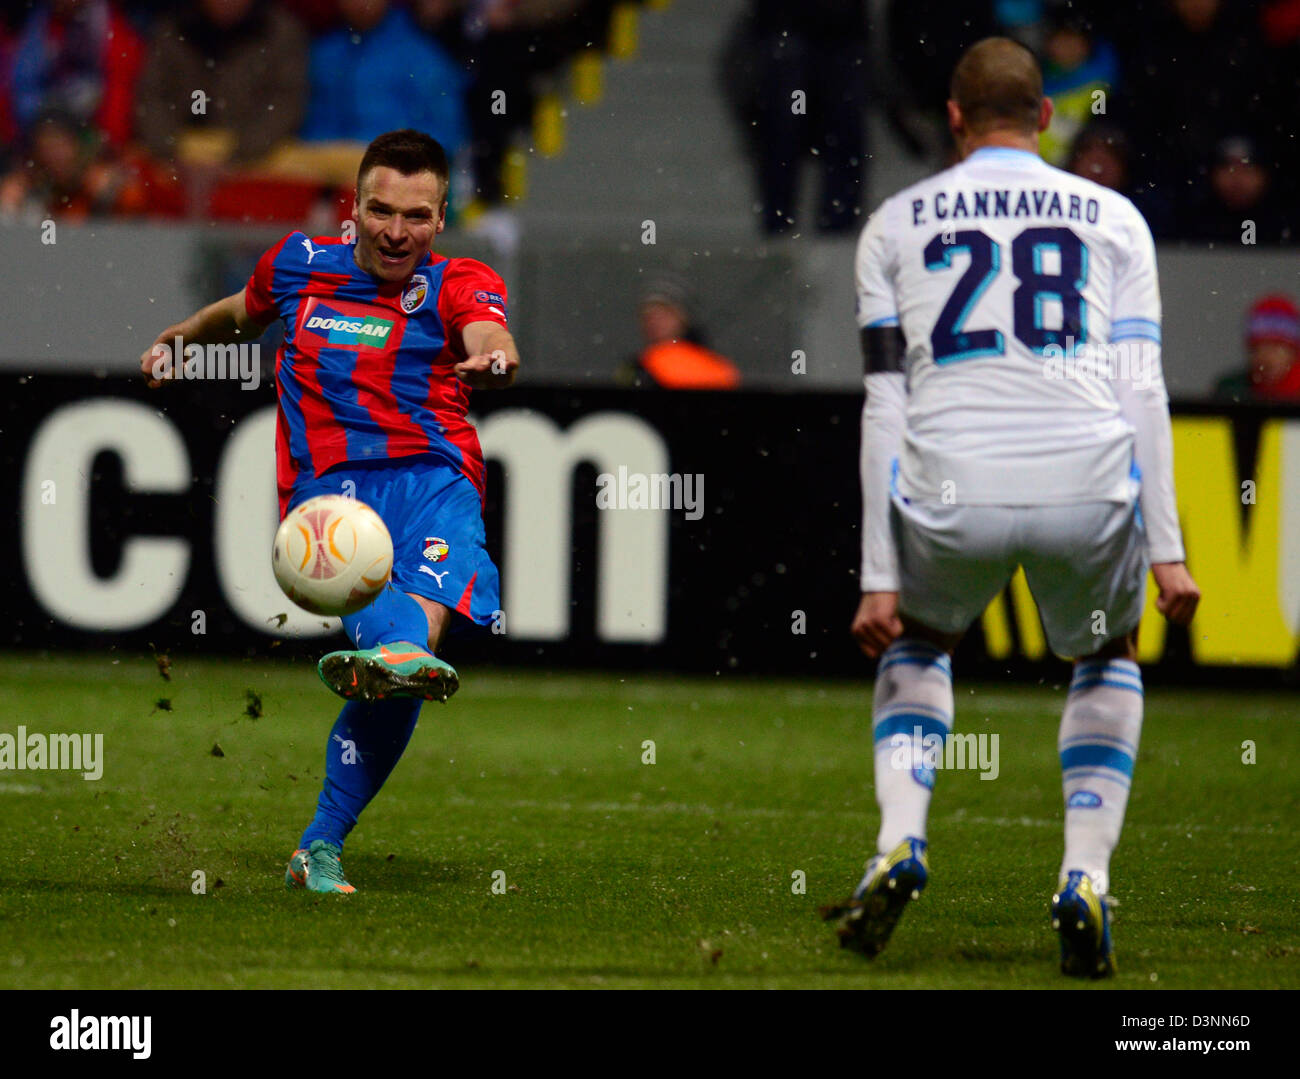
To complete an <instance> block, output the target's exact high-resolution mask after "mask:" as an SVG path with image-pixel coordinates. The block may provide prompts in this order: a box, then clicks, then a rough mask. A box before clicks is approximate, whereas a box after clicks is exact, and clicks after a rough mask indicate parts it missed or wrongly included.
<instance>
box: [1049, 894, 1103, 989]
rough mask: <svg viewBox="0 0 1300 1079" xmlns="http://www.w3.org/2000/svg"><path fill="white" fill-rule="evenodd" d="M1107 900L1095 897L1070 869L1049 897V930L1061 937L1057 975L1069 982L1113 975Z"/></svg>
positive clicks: (1099, 896)
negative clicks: (1066, 976) (1054, 892)
mask: <svg viewBox="0 0 1300 1079" xmlns="http://www.w3.org/2000/svg"><path fill="white" fill-rule="evenodd" d="M1110 907H1111V901H1110V897H1109V896H1101V895H1098V894H1097V892H1096V890H1095V889H1094V888H1093V886H1092V878H1091V877H1089V876H1088V874H1087V873H1084V872H1083V871H1082V870H1080V869H1072V870H1070V872H1069V873H1068V874H1067V875H1066V877H1065V878H1064V879H1063V880H1062V881H1061V883H1060V885H1058V887H1057V889H1056V894H1055V895H1054V896H1052V928H1053V929H1055V930H1056V931H1057V933H1059V934H1060V937H1061V973H1062V974H1068V975H1069V976H1070V977H1071V978H1109V977H1110V976H1111V975H1112V974H1114V973H1115V955H1114V951H1113V949H1112V948H1111V943H1110Z"/></svg>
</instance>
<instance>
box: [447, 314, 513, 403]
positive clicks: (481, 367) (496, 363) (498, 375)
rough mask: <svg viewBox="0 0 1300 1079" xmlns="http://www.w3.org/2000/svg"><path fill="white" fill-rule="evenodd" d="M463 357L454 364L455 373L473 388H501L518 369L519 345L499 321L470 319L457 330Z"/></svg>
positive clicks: (503, 387) (510, 380) (511, 381)
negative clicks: (459, 331) (463, 352)
mask: <svg viewBox="0 0 1300 1079" xmlns="http://www.w3.org/2000/svg"><path fill="white" fill-rule="evenodd" d="M461 339H462V340H463V341H464V342H465V355H466V359H464V360H462V361H461V362H460V363H458V364H456V368H455V370H456V377H457V378H458V379H460V380H461V381H462V382H463V383H465V384H466V385H467V386H470V387H472V388H474V389H476V390H503V389H505V388H506V387H507V386H509V385H511V384H512V383H513V382H514V380H515V372H516V371H518V370H519V349H518V348H516V347H515V339H514V337H512V336H511V334H510V331H509V330H507V329H506V328H505V327H504V326H502V325H501V324H500V323H499V322H488V321H483V322H471V323H468V324H467V325H466V326H465V328H464V329H463V330H462V331H461Z"/></svg>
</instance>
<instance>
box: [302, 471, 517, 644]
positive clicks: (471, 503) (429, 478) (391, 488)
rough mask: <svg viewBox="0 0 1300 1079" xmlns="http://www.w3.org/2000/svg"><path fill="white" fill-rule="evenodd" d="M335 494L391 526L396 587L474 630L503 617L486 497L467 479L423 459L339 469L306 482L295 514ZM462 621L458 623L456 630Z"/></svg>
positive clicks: (454, 621)
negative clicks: (303, 505)
mask: <svg viewBox="0 0 1300 1079" xmlns="http://www.w3.org/2000/svg"><path fill="white" fill-rule="evenodd" d="M337 494H343V495H349V496H350V497H353V498H356V499H358V500H359V501H361V502H364V503H365V504H366V505H367V506H369V507H370V508H371V509H373V510H374V511H375V512H376V513H377V514H379V516H380V518H381V519H382V520H383V522H384V524H385V525H387V526H388V532H389V534H390V535H391V536H392V537H393V586H394V587H395V588H399V589H401V590H402V591H403V592H413V593H415V594H416V595H417V596H424V597H425V598H427V599H431V600H435V601H436V602H438V603H441V604H442V605H443V606H444V607H449V608H451V610H452V611H454V612H455V613H456V614H459V615H462V616H463V617H464V618H466V619H468V620H469V621H470V622H472V623H474V624H476V625H480V626H487V625H491V624H492V622H493V619H494V617H500V615H499V613H498V612H499V611H500V608H501V585H500V581H499V579H498V576H497V568H496V565H495V564H494V563H493V561H492V559H491V557H489V555H488V552H487V546H486V542H487V537H486V535H485V533H484V529H483V503H482V499H481V498H480V497H479V493H478V491H477V490H475V488H474V485H473V484H472V483H470V481H469V480H468V479H467V478H466V477H465V476H464V475H463V474H462V473H460V472H458V471H457V470H456V469H454V468H452V467H450V466H449V465H445V464H442V463H440V462H435V461H430V460H427V459H425V458H418V457H417V458H408V459H406V460H403V459H401V458H396V459H392V460H387V461H383V462H376V463H373V464H370V463H367V464H363V465H357V464H347V465H340V466H339V467H338V468H333V469H331V470H330V471H329V472H327V473H325V474H324V475H323V476H317V477H315V478H312V477H302V478H300V479H299V481H298V482H297V483H296V484H295V485H294V488H293V493H292V494H291V495H290V497H289V508H290V509H292V508H293V507H294V506H296V505H298V504H299V503H300V502H305V501H306V500H307V499H309V498H315V497H316V496H317V495H337ZM460 622H461V620H460V619H454V620H453V628H455V624H456V623H460ZM462 625H463V623H462Z"/></svg>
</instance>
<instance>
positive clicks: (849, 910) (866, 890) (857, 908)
mask: <svg viewBox="0 0 1300 1079" xmlns="http://www.w3.org/2000/svg"><path fill="white" fill-rule="evenodd" d="M925 851H926V842H925V840H924V839H914V838H911V837H909V838H907V839H904V840H903V841H902V842H901V843H899V844H898V846H896V847H895V848H894V849H893V850H892V851H890V852H889V853H888V854H877V855H876V856H875V857H874V858H872V859H871V861H869V862H868V863H867V871H866V873H865V875H864V876H863V878H862V881H861V883H860V884H859V885H858V886H857V888H856V889H855V890H854V892H853V897H852V898H851V899H849V900H847V901H845V902H844V903H840V904H838V905H836V906H832V907H825V908H823V909H822V917H823V918H824V919H825V920H826V921H828V922H829V921H834V922H836V923H837V924H836V926H835V932H836V934H837V935H838V936H839V938H840V947H841V948H849V949H850V950H852V951H855V952H861V953H862V954H863V955H865V956H867V957H868V958H873V957H874V956H877V955H879V954H880V953H881V952H882V951H884V948H885V945H886V944H887V943H889V936H890V934H891V933H893V931H894V926H896V925H897V924H898V919H899V918H900V917H901V916H902V914H903V908H905V907H906V906H907V904H908V901H909V900H912V899H919V898H920V896H921V891H922V890H923V889H924V888H925V885H926V882H927V881H928V880H929V878H930V863H929V860H928V859H927V858H926V853H925Z"/></svg>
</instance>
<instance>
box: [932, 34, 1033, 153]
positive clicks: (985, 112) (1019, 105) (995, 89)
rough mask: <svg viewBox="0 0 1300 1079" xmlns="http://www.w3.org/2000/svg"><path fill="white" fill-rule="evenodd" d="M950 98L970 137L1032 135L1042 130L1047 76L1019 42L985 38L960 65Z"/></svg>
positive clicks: (1030, 53)
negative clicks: (1000, 133) (1008, 133)
mask: <svg viewBox="0 0 1300 1079" xmlns="http://www.w3.org/2000/svg"><path fill="white" fill-rule="evenodd" d="M949 97H950V98H951V99H952V100H953V101H955V102H956V103H957V107H958V108H959V109H961V115H962V119H963V120H964V121H965V128H966V131H967V132H969V133H970V134H971V135H985V134H987V133H988V132H990V131H996V130H1005V131H1014V132H1017V133H1020V134H1025V135H1033V134H1035V133H1036V132H1037V131H1038V130H1039V114H1040V109H1041V107H1042V102H1043V74H1042V72H1041V71H1040V70H1039V69H1038V61H1037V60H1035V59H1034V54H1033V53H1032V52H1030V51H1029V50H1028V49H1027V48H1025V47H1024V46H1023V45H1021V44H1020V43H1019V42H1018V41H1012V40H1011V39H1010V38H1007V37H986V38H985V39H984V40H983V41H977V42H976V43H975V44H974V45H972V46H971V47H970V48H969V49H967V50H966V51H965V52H964V53H963V54H962V57H961V59H960V60H958V61H957V66H956V67H955V68H954V69H953V73H952V83H951V84H950V86H949Z"/></svg>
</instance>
